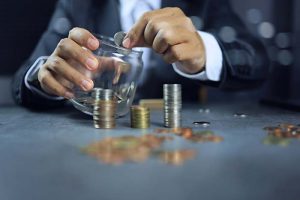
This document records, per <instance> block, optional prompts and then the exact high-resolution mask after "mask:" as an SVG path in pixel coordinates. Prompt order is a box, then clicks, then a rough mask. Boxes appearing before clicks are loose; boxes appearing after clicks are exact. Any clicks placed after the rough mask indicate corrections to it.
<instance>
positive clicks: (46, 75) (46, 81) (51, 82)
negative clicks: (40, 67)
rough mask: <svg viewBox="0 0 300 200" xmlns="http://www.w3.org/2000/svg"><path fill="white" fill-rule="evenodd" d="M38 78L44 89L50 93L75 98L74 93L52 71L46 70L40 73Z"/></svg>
mask: <svg viewBox="0 0 300 200" xmlns="http://www.w3.org/2000/svg"><path fill="white" fill-rule="evenodd" d="M38 80H39V82H40V84H41V87H42V89H43V90H44V91H46V92H47V93H49V94H53V95H57V96H61V97H65V98H66V99H71V98H74V94H73V93H72V92H71V91H69V90H68V89H67V88H66V87H64V86H62V85H61V84H60V83H59V82H58V81H57V80H56V79H55V78H54V77H53V76H52V74H51V72H50V71H48V70H44V71H42V72H41V73H39V77H38Z"/></svg>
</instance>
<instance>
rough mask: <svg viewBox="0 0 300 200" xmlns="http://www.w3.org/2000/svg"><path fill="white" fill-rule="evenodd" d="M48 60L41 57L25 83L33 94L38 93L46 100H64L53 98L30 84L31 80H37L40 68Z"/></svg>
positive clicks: (29, 72) (27, 74)
mask: <svg viewBox="0 0 300 200" xmlns="http://www.w3.org/2000/svg"><path fill="white" fill-rule="evenodd" d="M47 59H48V57H47V56H41V57H39V58H38V59H37V60H36V61H35V62H34V63H33V65H32V66H31V67H30V68H29V70H28V71H27V72H26V74H25V78H24V83H25V86H26V87H27V88H28V89H29V90H30V91H32V92H33V93H36V94H38V95H40V96H42V97H44V98H46V99H50V100H63V99H64V98H63V97H57V96H51V95H49V94H47V93H45V92H44V91H42V90H40V89H39V88H36V87H34V86H33V85H31V84H30V83H29V81H30V80H33V79H37V73H38V71H39V69H40V67H41V66H42V65H43V64H44V63H45V61H46V60H47Z"/></svg>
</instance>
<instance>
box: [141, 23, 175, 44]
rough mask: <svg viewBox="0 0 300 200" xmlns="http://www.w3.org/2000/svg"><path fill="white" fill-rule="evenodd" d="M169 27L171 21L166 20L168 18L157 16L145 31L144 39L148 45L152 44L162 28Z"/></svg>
mask: <svg viewBox="0 0 300 200" xmlns="http://www.w3.org/2000/svg"><path fill="white" fill-rule="evenodd" d="M168 28H169V22H168V21H167V20H166V18H156V19H152V20H150V21H149V22H148V24H147V25H146V28H145V31H144V40H145V43H146V44H147V46H150V47H151V46H152V44H153V40H154V38H155V37H156V35H157V34H158V32H159V31H160V30H163V29H168Z"/></svg>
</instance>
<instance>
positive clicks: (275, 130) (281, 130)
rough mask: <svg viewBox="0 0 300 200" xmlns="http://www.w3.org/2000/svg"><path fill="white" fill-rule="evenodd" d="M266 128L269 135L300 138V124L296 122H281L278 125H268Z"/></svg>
mask: <svg viewBox="0 0 300 200" xmlns="http://www.w3.org/2000/svg"><path fill="white" fill-rule="evenodd" d="M264 130H266V131H267V132H268V135H271V136H274V137H277V138H300V126H299V125H294V124H287V123H283V124H279V125H278V126H268V127H265V128H264Z"/></svg>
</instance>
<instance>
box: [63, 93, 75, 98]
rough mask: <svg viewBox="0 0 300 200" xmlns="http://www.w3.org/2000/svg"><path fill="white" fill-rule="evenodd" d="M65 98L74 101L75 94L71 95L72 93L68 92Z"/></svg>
mask: <svg viewBox="0 0 300 200" xmlns="http://www.w3.org/2000/svg"><path fill="white" fill-rule="evenodd" d="M65 98H66V99H73V98H74V94H73V93H71V92H66V93H65Z"/></svg>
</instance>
